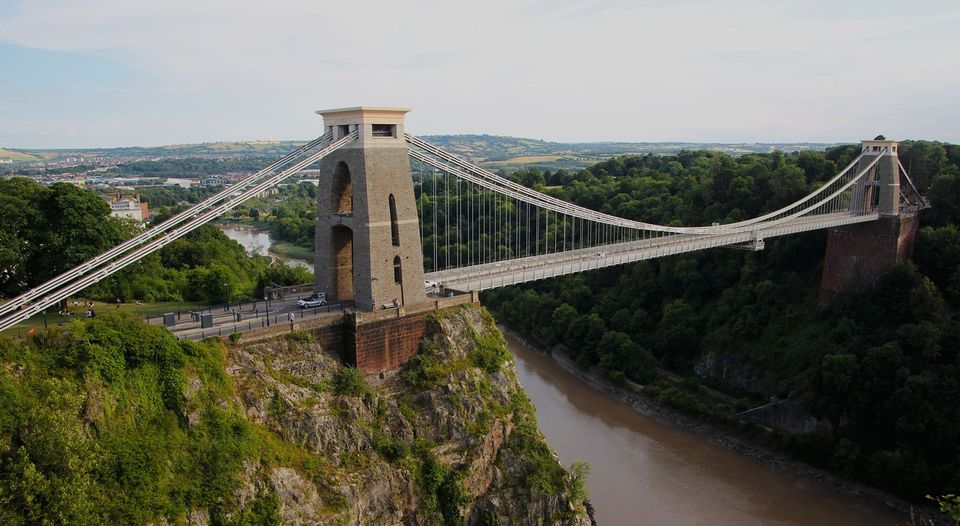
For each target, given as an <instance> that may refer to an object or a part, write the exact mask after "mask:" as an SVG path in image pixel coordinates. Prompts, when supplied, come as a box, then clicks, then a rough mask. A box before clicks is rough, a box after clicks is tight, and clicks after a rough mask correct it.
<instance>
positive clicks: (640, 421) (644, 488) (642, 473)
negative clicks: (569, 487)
mask: <svg viewBox="0 0 960 526" xmlns="http://www.w3.org/2000/svg"><path fill="white" fill-rule="evenodd" d="M507 344H508V346H509V348H510V351H511V352H512V353H513V356H514V357H515V359H516V366H517V373H518V374H519V376H520V382H521V383H522V384H523V388H524V390H525V391H526V392H527V396H529V397H530V399H531V400H533V404H534V406H535V407H536V409H537V421H538V423H539V424H540V429H541V430H543V434H544V435H545V436H546V438H547V442H549V443H550V446H551V447H553V449H554V450H555V451H556V452H557V455H558V456H559V457H560V462H561V463H563V464H564V465H566V466H569V465H570V464H572V463H574V462H577V461H587V462H588V463H589V464H590V468H591V473H590V476H589V478H588V481H587V489H588V490H589V492H590V500H591V502H592V503H593V506H594V508H595V512H596V513H595V517H596V519H597V523H598V524H599V525H600V526H609V525H631V524H638V525H647V524H649V525H666V524H684V525H711V526H723V525H737V526H741V525H746V524H751V525H752V524H763V525H767V524H769V525H778V526H779V525H782V526H808V525H816V526H826V525H838V526H839V525H843V526H868V525H869V526H876V525H889V526H894V525H902V524H905V523H906V522H907V519H908V518H907V517H904V516H901V515H897V514H895V513H893V512H892V511H889V510H887V509H885V508H881V507H879V505H874V504H870V503H867V502H865V501H863V500H861V499H859V498H857V497H853V496H848V495H842V494H838V493H836V492H834V491H833V490H831V489H829V488H827V487H825V486H823V485H822V484H820V483H819V482H817V481H816V480H815V479H811V478H809V477H804V476H799V475H794V474H790V473H786V472H783V471H780V470H777V469H775V468H773V467H771V466H768V465H766V464H763V463H761V462H759V461H756V460H754V459H752V458H750V457H747V456H745V455H742V454H739V453H735V452H733V451H730V450H729V449H726V448H724V447H723V446H720V445H718V444H714V443H712V442H710V441H709V440H707V439H706V438H705V437H703V436H700V435H697V434H694V433H692V432H690V431H686V430H683V429H680V428H678V427H674V426H672V425H670V424H669V423H664V422H661V421H658V420H656V419H654V418H651V417H648V416H646V415H643V414H641V413H639V412H637V411H635V410H634V409H633V408H631V407H630V406H629V405H627V404H624V403H622V402H620V401H618V400H615V399H613V398H611V397H610V396H608V395H606V394H604V393H601V392H600V391H597V390H595V389H593V388H592V387H590V386H589V385H588V384H587V383H585V382H584V381H583V380H580V379H578V378H577V377H575V376H573V375H572V374H570V373H568V372H567V371H565V370H564V369H563V368H561V367H560V366H559V365H557V363H556V362H554V361H553V359H552V358H550V357H549V356H547V355H545V354H542V353H539V352H536V351H534V350H532V349H530V348H528V347H526V346H524V345H523V344H521V343H520V342H519V341H517V340H516V339H515V338H514V337H512V336H511V335H509V334H508V335H507Z"/></svg>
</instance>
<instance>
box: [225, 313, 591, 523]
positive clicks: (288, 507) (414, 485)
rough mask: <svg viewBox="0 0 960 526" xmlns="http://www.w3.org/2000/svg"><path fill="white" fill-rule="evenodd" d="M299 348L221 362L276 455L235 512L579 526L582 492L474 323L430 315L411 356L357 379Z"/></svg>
mask: <svg viewBox="0 0 960 526" xmlns="http://www.w3.org/2000/svg"><path fill="white" fill-rule="evenodd" d="M300 340H301V341H293V340H290V339H278V340H275V341H272V342H267V343H261V344H257V345H251V346H246V347H244V346H236V347H233V348H231V349H229V351H228V364H227V373H228V374H229V376H230V377H231V378H232V380H233V382H234V388H235V392H236V397H237V399H238V402H239V404H240V407H241V408H242V411H243V412H244V413H245V415H246V417H247V419H249V420H251V421H253V422H255V423H256V424H258V427H259V428H260V429H262V431H263V433H264V434H265V436H266V440H264V442H265V443H267V444H271V448H272V449H274V450H275V451H268V452H266V454H264V455H262V460H261V462H260V465H259V466H254V467H252V468H251V469H250V470H248V472H247V473H246V474H245V476H244V477H243V479H244V482H243V488H241V489H240V490H239V491H238V493H237V494H238V502H237V503H236V504H237V505H238V507H249V506H255V505H258V504H257V503H260V504H259V505H261V506H268V505H270V503H271V502H274V503H275V505H276V506H278V508H279V509H278V513H279V516H280V518H281V520H282V522H283V523H284V524H351V525H353V524H357V525H359V524H383V525H391V524H396V525H408V524H409V525H419V524H424V525H426V524H471V525H487V524H531V525H534V524H537V525H539V524H559V525H582V524H589V521H590V519H589V518H588V517H587V514H586V508H585V505H584V500H583V498H584V496H583V495H582V484H583V481H582V480H579V479H578V478H577V477H575V476H573V475H571V474H570V473H569V472H567V471H566V470H564V469H563V468H562V467H561V466H560V465H559V464H558V462H557V461H556V457H555V455H554V454H553V452H552V451H551V450H550V449H549V447H548V446H547V445H546V443H545V442H544V439H543V436H542V435H541V434H540V432H539V430H538V429H537V426H536V420H535V417H534V413H533V408H532V406H531V405H530V402H529V400H528V399H527V398H526V396H525V395H524V394H523V391H522V388H521V387H520V384H519V382H518V380H517V375H516V371H515V370H514V366H513V363H512V361H511V359H510V355H509V353H508V352H507V351H506V347H505V344H504V341H503V337H502V335H501V334H500V333H499V331H498V330H497V328H496V326H495V325H494V324H493V320H492V318H490V316H489V314H488V313H486V311H484V310H482V309H480V308H477V307H472V306H471V307H460V308H456V309H451V310H448V311H440V312H439V313H438V314H436V315H434V316H433V317H432V318H430V319H429V320H428V323H427V331H426V335H425V336H424V339H423V340H422V342H421V349H420V352H419V354H418V355H417V357H415V358H414V359H413V360H411V361H410V362H409V363H408V364H407V365H406V366H405V367H404V368H402V369H401V370H399V371H392V372H388V373H383V374H381V375H377V376H373V377H367V378H362V377H360V376H359V373H357V372H356V370H351V369H349V368H345V367H343V366H342V365H341V364H340V363H339V361H338V360H337V359H336V358H335V357H334V356H332V355H330V354H328V353H327V352H325V351H324V350H323V349H322V348H320V346H319V345H317V344H315V343H311V342H309V341H302V340H305V338H300ZM240 501H243V502H240Z"/></svg>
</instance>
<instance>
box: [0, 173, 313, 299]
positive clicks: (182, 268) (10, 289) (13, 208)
mask: <svg viewBox="0 0 960 526" xmlns="http://www.w3.org/2000/svg"><path fill="white" fill-rule="evenodd" d="M174 211H175V209H168V210H165V211H162V212H161V213H160V214H157V216H156V217H155V218H154V221H160V220H162V219H163V218H164V217H165V216H167V215H169V214H171V213H173V212H174ZM0 224H2V225H3V229H0V297H12V296H15V295H16V294H18V293H21V292H23V291H25V290H27V289H29V288H31V287H33V286H36V285H38V284H40V283H43V282H44V281H46V280H48V279H50V278H52V277H54V276H56V275H59V274H60V273H61V272H64V271H66V270H68V269H70V268H72V267H74V266H76V265H78V264H80V263H82V262H83V261H86V260H87V259H89V258H91V257H93V256H95V255H97V254H99V253H100V252H103V251H104V250H106V249H107V248H110V247H111V246H114V245H116V244H118V243H119V242H121V241H122V240H124V239H127V238H129V237H131V236H133V235H134V233H135V232H137V231H138V228H140V227H139V226H138V225H136V224H135V223H133V222H131V221H126V220H122V219H118V218H114V217H110V206H109V205H108V204H107V202H106V201H105V200H104V199H103V198H101V197H99V196H98V195H97V194H96V193H94V192H92V191H90V190H85V189H82V188H79V187H77V186H74V185H70V184H63V183H59V184H54V185H51V186H49V187H46V186H42V185H40V184H38V183H36V182H33V181H31V180H29V179H25V178H10V179H0ZM309 281H311V277H310V275H309V273H308V272H307V271H305V270H304V269H301V268H294V267H288V266H285V265H282V264H277V265H273V266H271V265H270V260H269V258H266V257H261V256H251V255H248V254H246V253H245V251H244V249H243V247H242V246H241V245H240V244H239V243H237V242H235V241H233V240H231V239H229V238H228V237H226V235H224V234H223V233H222V232H221V231H220V230H219V229H217V228H216V227H215V226H212V225H205V226H203V227H201V228H199V229H197V230H195V231H194V232H192V233H190V234H188V235H187V236H184V237H182V238H180V239H178V240H176V241H174V242H172V243H170V244H168V245H166V246H165V247H163V248H162V249H161V250H159V251H158V252H155V253H153V254H151V255H149V256H147V257H145V258H143V259H142V260H140V261H139V262H137V263H134V264H133V265H131V266H130V267H129V268H127V269H124V270H122V271H120V272H118V273H117V274H115V275H113V276H111V277H110V278H108V279H106V280H104V281H102V282H100V283H98V284H96V285H94V286H92V287H90V288H88V289H86V290H85V291H84V295H85V296H87V297H90V298H93V299H103V300H105V301H113V300H114V299H115V298H120V299H121V300H122V301H124V302H127V301H133V300H144V301H206V302H223V301H225V300H226V299H227V298H228V297H229V298H230V299H231V300H237V299H252V298H256V297H262V290H263V287H264V286H266V285H271V284H276V285H292V284H297V283H306V282H309Z"/></svg>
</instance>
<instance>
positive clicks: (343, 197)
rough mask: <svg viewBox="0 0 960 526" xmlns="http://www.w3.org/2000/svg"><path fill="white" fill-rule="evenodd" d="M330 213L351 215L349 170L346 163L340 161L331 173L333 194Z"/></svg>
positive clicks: (351, 198) (351, 192) (351, 193)
mask: <svg viewBox="0 0 960 526" xmlns="http://www.w3.org/2000/svg"><path fill="white" fill-rule="evenodd" d="M330 205H331V210H330V212H331V213H334V214H352V213H353V181H352V180H351V179H350V168H347V163H345V162H343V161H340V162H339V163H337V167H336V168H335V169H334V172H333V192H332V193H331V199H330Z"/></svg>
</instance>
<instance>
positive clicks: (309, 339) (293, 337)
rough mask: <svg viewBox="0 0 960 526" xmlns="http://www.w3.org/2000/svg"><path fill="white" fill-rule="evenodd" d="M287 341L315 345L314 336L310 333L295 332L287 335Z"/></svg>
mask: <svg viewBox="0 0 960 526" xmlns="http://www.w3.org/2000/svg"><path fill="white" fill-rule="evenodd" d="M287 340H289V341H292V342H296V343H314V342H315V340H314V339H313V334H312V333H311V332H310V331H293V332H291V333H290V334H288V335H287Z"/></svg>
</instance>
